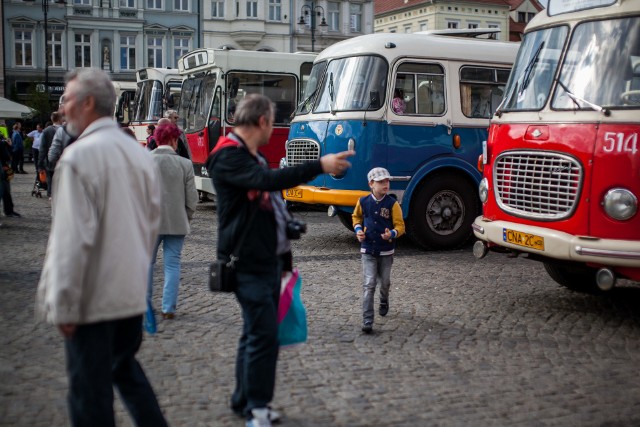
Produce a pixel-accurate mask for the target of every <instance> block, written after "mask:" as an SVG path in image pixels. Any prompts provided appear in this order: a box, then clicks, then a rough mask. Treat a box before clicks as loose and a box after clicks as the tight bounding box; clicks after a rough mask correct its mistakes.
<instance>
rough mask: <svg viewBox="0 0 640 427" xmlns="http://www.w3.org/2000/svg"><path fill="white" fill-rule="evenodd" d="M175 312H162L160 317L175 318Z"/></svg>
mask: <svg viewBox="0 0 640 427" xmlns="http://www.w3.org/2000/svg"><path fill="white" fill-rule="evenodd" d="M175 317H176V314H175V313H162V318H163V319H165V320H172V319H175Z"/></svg>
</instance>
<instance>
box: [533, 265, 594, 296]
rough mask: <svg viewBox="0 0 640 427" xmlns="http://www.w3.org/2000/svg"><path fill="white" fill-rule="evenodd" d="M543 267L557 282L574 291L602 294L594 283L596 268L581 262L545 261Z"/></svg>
mask: <svg viewBox="0 0 640 427" xmlns="http://www.w3.org/2000/svg"><path fill="white" fill-rule="evenodd" d="M544 269H545V270H547V273H549V276H551V278H552V279H553V280H555V281H556V282H557V283H558V284H560V285H562V286H564V287H565V288H567V289H570V290H572V291H575V292H582V293H585V294H592V295H597V294H602V291H601V290H600V288H598V284H597V283H596V271H597V270H596V269H595V268H589V267H585V266H584V265H582V264H571V263H563V264H560V263H556V262H545V263H544Z"/></svg>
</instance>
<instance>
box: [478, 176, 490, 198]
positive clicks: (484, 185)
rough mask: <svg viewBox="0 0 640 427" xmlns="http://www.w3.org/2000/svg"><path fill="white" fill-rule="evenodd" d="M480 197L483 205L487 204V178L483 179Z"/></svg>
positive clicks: (479, 192)
mask: <svg viewBox="0 0 640 427" xmlns="http://www.w3.org/2000/svg"><path fill="white" fill-rule="evenodd" d="M478 195H479V196H480V201H481V202H482V203H484V202H486V201H487V199H488V198H489V181H488V180H487V178H482V181H480V185H479V186H478Z"/></svg>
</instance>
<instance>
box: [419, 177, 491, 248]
mask: <svg viewBox="0 0 640 427" xmlns="http://www.w3.org/2000/svg"><path fill="white" fill-rule="evenodd" d="M479 213H480V199H479V198H478V195H477V191H476V189H475V187H474V186H473V184H472V183H471V181H470V180H467V179H464V178H462V177H461V176H460V175H457V174H453V173H443V174H438V175H434V176H432V177H430V178H428V179H427V180H425V181H424V183H422V185H421V186H420V188H419V189H418V190H417V192H416V194H415V196H414V198H413V200H412V201H411V205H410V209H409V218H408V223H407V234H409V236H410V237H411V239H412V240H413V241H415V242H416V244H418V245H419V246H420V247H422V248H423V249H456V248H459V247H460V246H462V245H464V244H465V243H466V242H467V241H468V240H469V238H470V237H471V235H472V234H473V232H472V229H471V224H472V223H473V220H474V218H476V216H477V215H478V214H479Z"/></svg>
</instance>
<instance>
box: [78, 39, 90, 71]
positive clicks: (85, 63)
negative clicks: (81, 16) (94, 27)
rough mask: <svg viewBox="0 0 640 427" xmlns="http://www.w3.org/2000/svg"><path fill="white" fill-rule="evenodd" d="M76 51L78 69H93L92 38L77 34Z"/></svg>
mask: <svg viewBox="0 0 640 427" xmlns="http://www.w3.org/2000/svg"><path fill="white" fill-rule="evenodd" d="M74 49H75V58H76V67H91V36H90V35H89V34H76V35H75V46H74Z"/></svg>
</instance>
